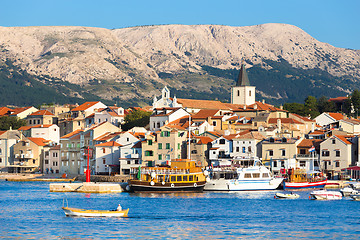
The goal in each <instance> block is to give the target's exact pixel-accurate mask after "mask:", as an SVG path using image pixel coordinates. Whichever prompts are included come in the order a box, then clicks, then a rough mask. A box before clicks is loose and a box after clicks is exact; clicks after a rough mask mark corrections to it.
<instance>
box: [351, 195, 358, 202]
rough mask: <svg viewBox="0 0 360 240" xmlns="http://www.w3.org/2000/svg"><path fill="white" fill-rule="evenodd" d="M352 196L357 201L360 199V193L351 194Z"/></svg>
mask: <svg viewBox="0 0 360 240" xmlns="http://www.w3.org/2000/svg"><path fill="white" fill-rule="evenodd" d="M350 197H351V198H352V199H353V200H355V201H360V194H351V195H350Z"/></svg>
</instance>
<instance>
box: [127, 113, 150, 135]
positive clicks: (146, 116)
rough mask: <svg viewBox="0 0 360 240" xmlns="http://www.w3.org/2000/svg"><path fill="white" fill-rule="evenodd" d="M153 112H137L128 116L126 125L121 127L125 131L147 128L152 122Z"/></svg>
mask: <svg viewBox="0 0 360 240" xmlns="http://www.w3.org/2000/svg"><path fill="white" fill-rule="evenodd" d="M151 114H152V112H145V111H141V110H135V111H132V112H131V113H129V114H128V115H126V117H125V123H124V124H123V125H122V126H121V127H122V129H123V130H124V131H127V130H129V129H131V128H133V127H145V126H146V125H148V124H149V122H150V115H151Z"/></svg>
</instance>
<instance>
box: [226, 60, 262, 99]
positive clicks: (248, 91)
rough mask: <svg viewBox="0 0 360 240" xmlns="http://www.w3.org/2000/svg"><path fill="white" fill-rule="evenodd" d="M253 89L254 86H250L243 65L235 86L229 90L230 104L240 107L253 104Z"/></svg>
mask: <svg viewBox="0 0 360 240" xmlns="http://www.w3.org/2000/svg"><path fill="white" fill-rule="evenodd" d="M255 88H256V87H255V86H250V81H249V78H248V75H247V73H246V69H245V64H242V65H241V69H240V73H239V76H238V80H237V83H236V86H235V87H232V88H231V103H232V104H241V105H251V104H254V103H255Z"/></svg>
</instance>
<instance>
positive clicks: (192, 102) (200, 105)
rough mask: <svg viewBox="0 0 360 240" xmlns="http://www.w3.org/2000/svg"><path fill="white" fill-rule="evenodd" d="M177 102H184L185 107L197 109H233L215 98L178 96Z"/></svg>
mask: <svg viewBox="0 0 360 240" xmlns="http://www.w3.org/2000/svg"><path fill="white" fill-rule="evenodd" d="M177 102H178V103H180V104H182V107H183V108H195V109H225V110H231V109H230V108H229V107H228V106H227V105H226V104H224V103H222V102H220V101H214V100H197V99H182V98H177Z"/></svg>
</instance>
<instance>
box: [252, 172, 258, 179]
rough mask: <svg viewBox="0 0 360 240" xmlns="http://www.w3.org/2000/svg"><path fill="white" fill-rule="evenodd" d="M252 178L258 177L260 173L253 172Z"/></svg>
mask: <svg viewBox="0 0 360 240" xmlns="http://www.w3.org/2000/svg"><path fill="white" fill-rule="evenodd" d="M252 175H253V178H259V177H260V173H253V174H252Z"/></svg>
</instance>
